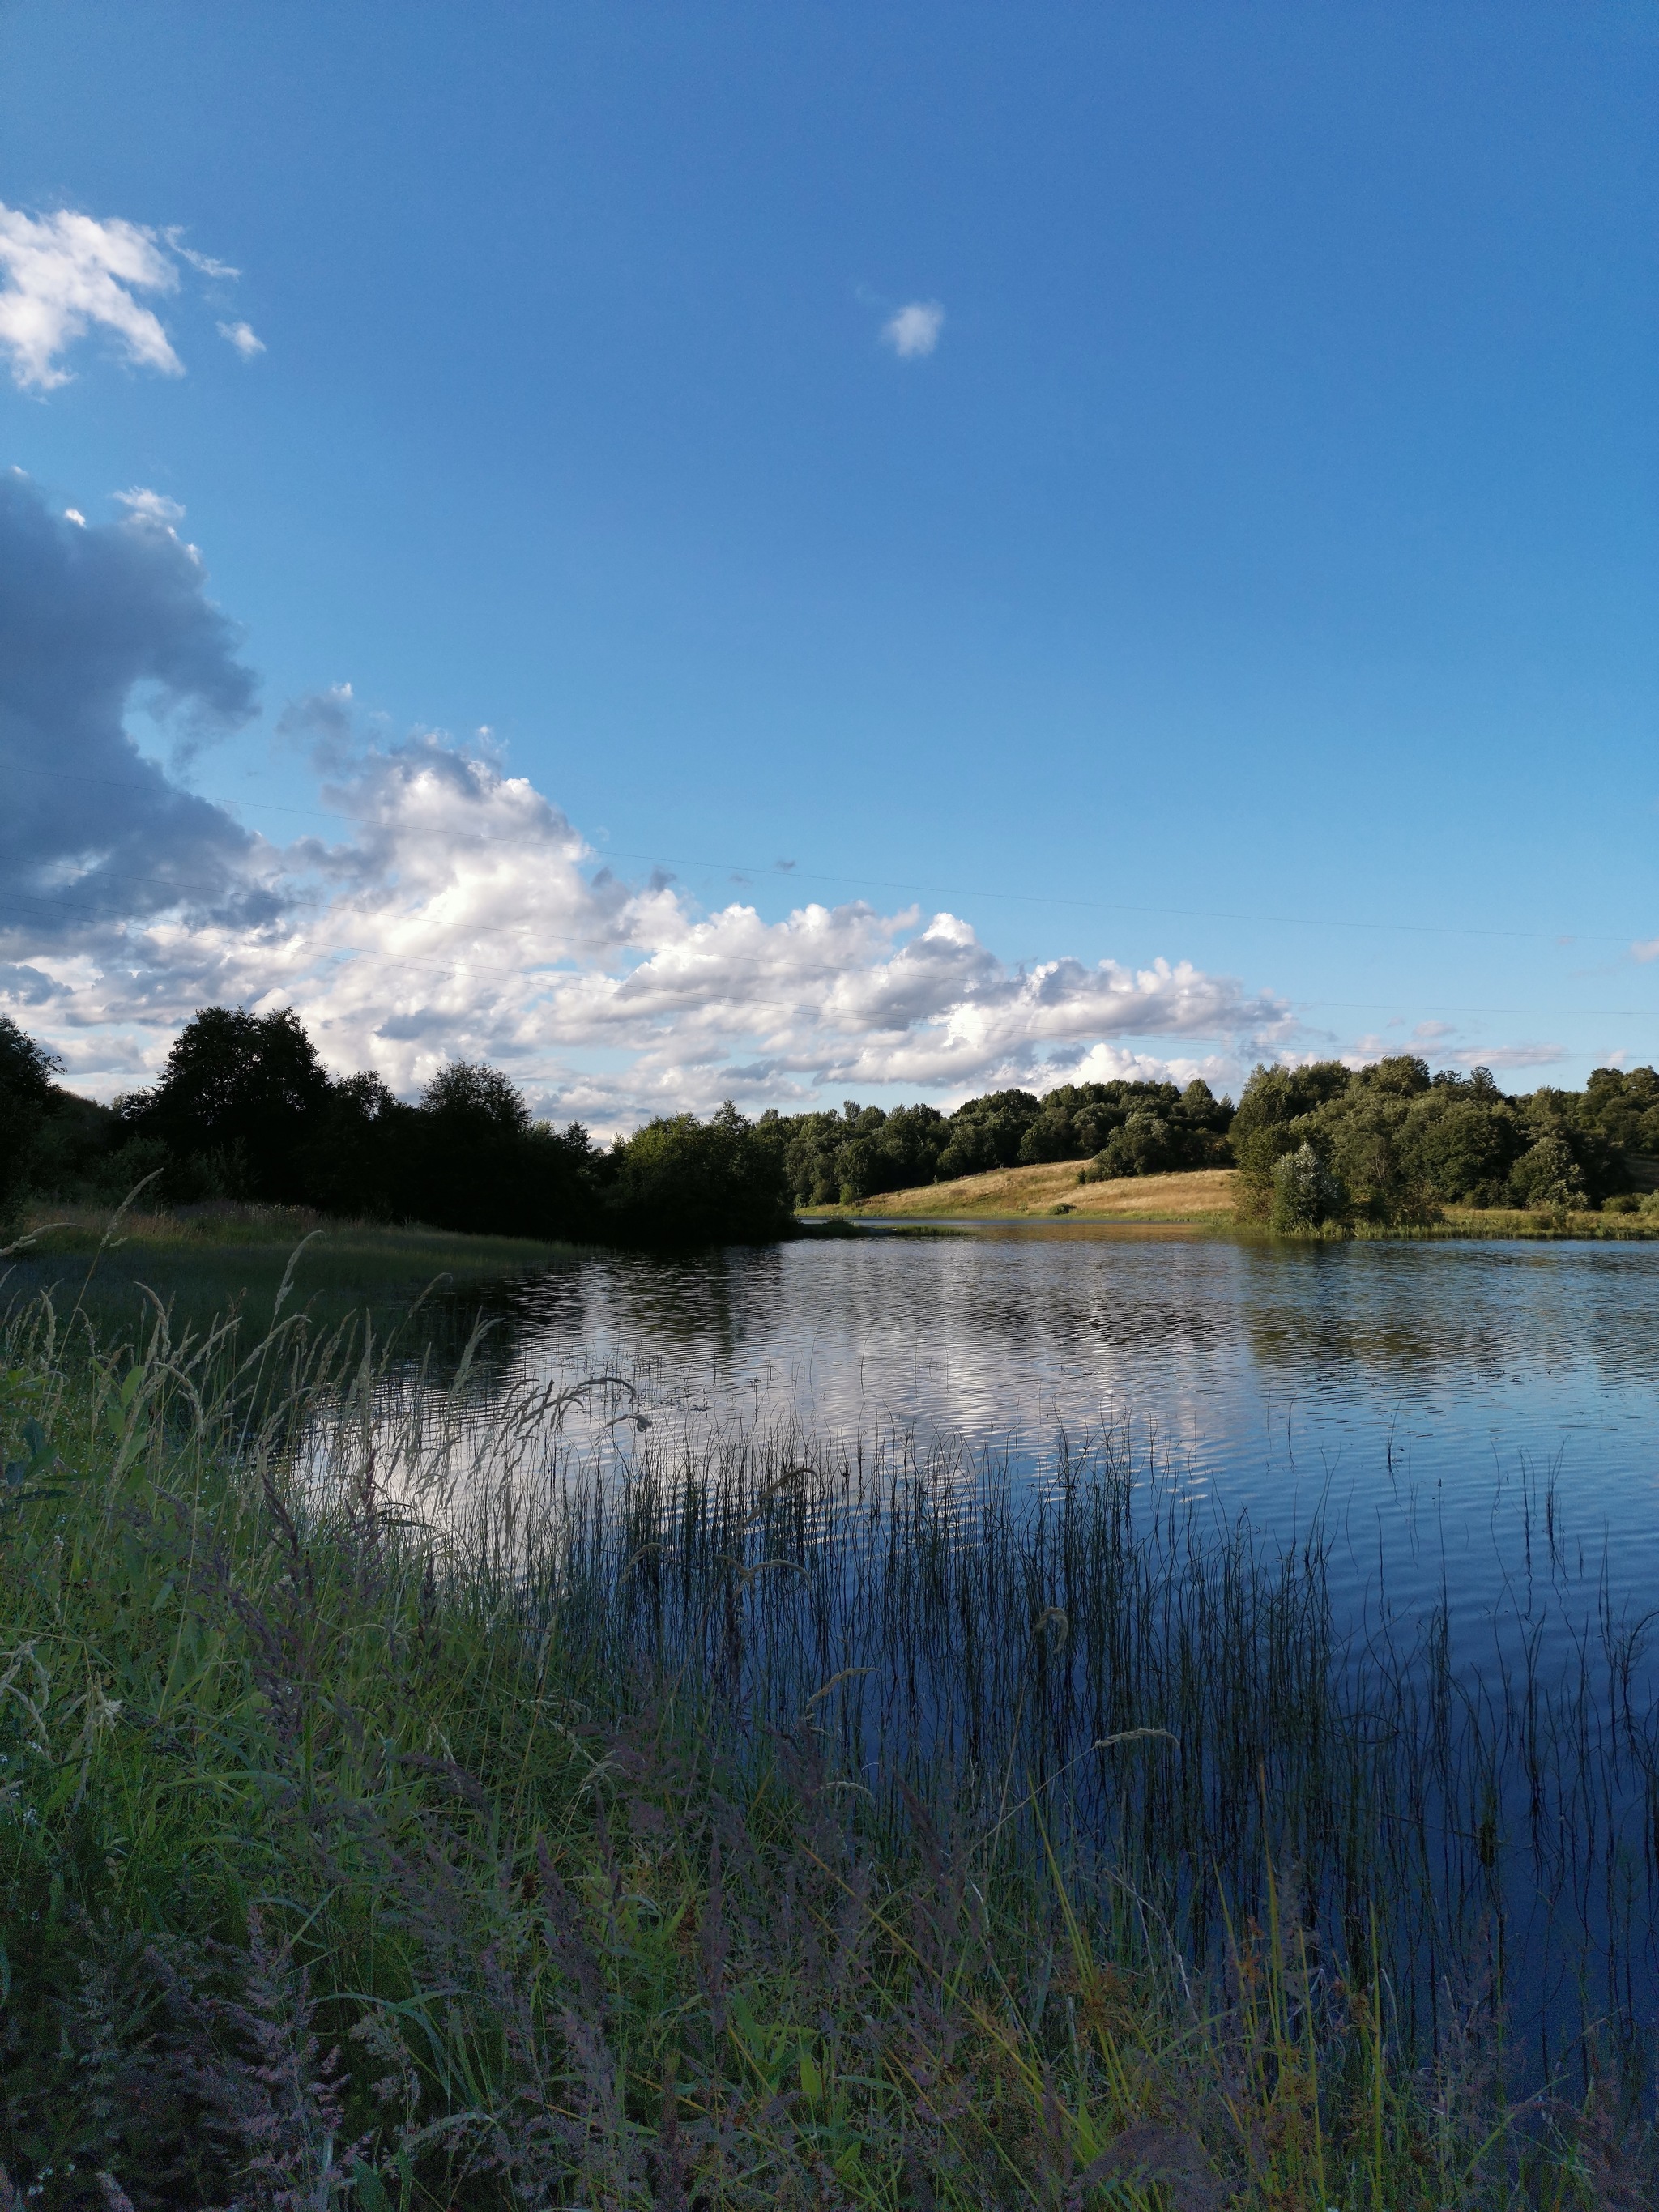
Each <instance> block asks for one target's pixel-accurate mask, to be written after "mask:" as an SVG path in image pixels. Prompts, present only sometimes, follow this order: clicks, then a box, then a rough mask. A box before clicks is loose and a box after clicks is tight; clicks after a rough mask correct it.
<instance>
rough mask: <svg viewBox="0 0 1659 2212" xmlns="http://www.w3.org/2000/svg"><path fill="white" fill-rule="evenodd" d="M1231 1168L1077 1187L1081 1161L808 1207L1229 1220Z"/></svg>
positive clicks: (857, 1213)
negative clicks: (845, 1203) (1061, 1212)
mask: <svg viewBox="0 0 1659 2212" xmlns="http://www.w3.org/2000/svg"><path fill="white" fill-rule="evenodd" d="M1237 1172H1238V1171H1237V1169H1236V1168H1193V1169H1189V1170H1187V1171H1186V1172H1185V1173H1184V1174H1181V1175H1158V1176H1120V1177H1118V1178H1117V1179H1116V1180H1115V1181H1114V1182H1079V1181H1078V1163H1077V1161H1075V1160H1058V1161H1054V1162H1053V1163H1051V1164H1049V1165H1048V1166H1046V1167H1035V1168H994V1169H993V1170H991V1171H990V1172H989V1173H988V1174H987V1175H976V1176H959V1177H958V1178H957V1181H956V1182H931V1183H924V1184H922V1185H921V1187H920V1188H917V1189H915V1190H890V1191H885V1192H884V1193H883V1194H882V1195H881V1196H880V1197H879V1198H872V1199H866V1200H865V1202H864V1203H863V1204H862V1205H861V1206H810V1207H806V1208H805V1209H803V1210H804V1211H805V1212H808V1213H810V1214H812V1215H814V1216H818V1215H824V1214H840V1215H842V1216H844V1217H845V1218H847V1219H848V1220H858V1219H860V1218H864V1219H866V1220H867V1219H870V1218H882V1219H893V1218H905V1217H907V1216H913V1217H926V1218H928V1219H933V1220H940V1219H945V1218H955V1219H960V1220H973V1219H981V1220H982V1219H986V1218H1002V1219H1016V1218H1021V1217H1025V1216H1029V1217H1030V1218H1033V1219H1036V1218H1042V1217H1054V1216H1055V1215H1056V1214H1057V1213H1058V1212H1059V1209H1060V1208H1061V1207H1062V1206H1063V1207H1065V1208H1066V1210H1067V1211H1068V1212H1070V1213H1071V1214H1073V1216H1075V1217H1076V1218H1078V1219H1079V1220H1086V1221H1217V1220H1219V1221H1231V1218H1232V1212H1233V1197H1232V1188H1233V1182H1234V1180H1235V1178H1236V1176H1237Z"/></svg>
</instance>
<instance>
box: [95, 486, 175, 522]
mask: <svg viewBox="0 0 1659 2212" xmlns="http://www.w3.org/2000/svg"><path fill="white" fill-rule="evenodd" d="M112 497H114V498H115V499H118V501H120V503H121V505H122V506H123V507H125V508H126V510H127V512H128V513H129V514H131V515H136V516H137V517H138V518H139V519H140V520H143V521H145V522H160V523H163V524H165V525H166V526H167V528H168V529H169V530H171V529H172V527H173V524H174V523H175V522H182V521H183V520H184V519H185V510H184V508H183V507H180V506H179V502H178V501H177V500H176V499H169V498H168V497H167V494H166V493H165V492H164V491H151V490H149V489H148V488H147V487H146V486H144V485H143V484H134V486H133V487H132V489H131V491H118V492H116V493H114V494H112Z"/></svg>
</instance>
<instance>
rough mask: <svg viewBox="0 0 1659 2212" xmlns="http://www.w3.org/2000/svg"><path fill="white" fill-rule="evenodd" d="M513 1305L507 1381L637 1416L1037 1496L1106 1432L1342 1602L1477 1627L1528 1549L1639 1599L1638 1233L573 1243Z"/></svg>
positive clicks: (1646, 1553)
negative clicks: (824, 1446)
mask: <svg viewBox="0 0 1659 2212" xmlns="http://www.w3.org/2000/svg"><path fill="white" fill-rule="evenodd" d="M513 1304H514V1309H515V1318H516V1321H517V1324H518V1326H517V1328H515V1330H514V1335H515V1337H516V1340H517V1341H516V1349H515V1354H514V1357H515V1359H516V1362H517V1364H518V1365H519V1366H520V1368H521V1369H522V1370H525V1371H528V1372H532V1373H537V1374H546V1375H549V1376H551V1375H554V1374H557V1373H568V1372H573V1371H580V1370H582V1369H583V1368H585V1367H586V1368H592V1366H594V1365H595V1364H606V1365H611V1366H615V1365H617V1364H627V1365H628V1366H629V1370H630V1371H633V1372H635V1373H638V1374H640V1375H641V1377H642V1379H644V1380H645V1381H646V1383H647V1397H648V1398H649V1399H650V1400H651V1401H653V1410H654V1415H655V1418H656V1419H657V1420H658V1421H659V1423H660V1422H661V1421H663V1420H665V1419H666V1420H670V1421H672V1422H678V1423H680V1424H684V1425H685V1426H686V1427H687V1428H688V1429H690V1430H691V1431H696V1429H697V1427H698V1426H699V1425H702V1424H704V1423H707V1424H709V1425H713V1424H716V1423H720V1422H723V1421H726V1420H728V1419H730V1418H731V1417H732V1415H734V1414H738V1413H741V1414H743V1415H744V1416H748V1417H752V1416H755V1415H758V1416H760V1417H762V1418H763V1419H779V1418H793V1419H798V1420H799V1423H800V1425H802V1427H803V1428H805V1430H807V1431H810V1432H812V1433H814V1434H817V1435H823V1434H825V1433H830V1434H834V1435H836V1436H839V1437H842V1438H848V1437H865V1438H866V1439H871V1440H873V1439H876V1438H878V1437H890V1436H891V1435H893V1434H894V1433H895V1432H898V1433H900V1434H904V1433H909V1434H912V1435H914V1436H915V1438H916V1440H917V1443H918V1444H919V1446H921V1448H923V1449H927V1448H928V1447H930V1446H931V1445H932V1444H933V1443H934V1442H935V1441H936V1440H937V1439H939V1438H946V1439H949V1438H957V1439H961V1440H962V1441H963V1443H964V1444H965V1446H966V1447H967V1449H969V1452H970V1453H971V1452H972V1451H973V1450H975V1449H986V1450H991V1451H994V1452H997V1453H999V1454H1000V1453H1005V1452H1006V1453H1011V1454H1012V1455H1013V1457H1014V1459H1015V1460H1016V1462H1017V1463H1018V1466H1019V1468H1020V1469H1021V1470H1022V1471H1023V1472H1024V1474H1027V1475H1029V1477H1030V1480H1032V1481H1034V1482H1037V1483H1041V1482H1042V1481H1043V1480H1045V1478H1046V1476H1047V1475H1048V1472H1049V1471H1050V1470H1051V1468H1052V1466H1053V1463H1054V1450H1055V1443H1056V1436H1057V1432H1058V1431H1060V1429H1061V1428H1064V1429H1065V1430H1066V1431H1070V1432H1072V1433H1073V1434H1076V1433H1079V1432H1081V1431H1087V1430H1089V1429H1091V1428H1092V1427H1097V1426H1099V1425H1102V1424H1109V1425H1113V1426H1115V1427H1116V1428H1117V1429H1119V1430H1120V1431H1121V1433H1122V1434H1123V1435H1124V1436H1125V1437H1126V1438H1127V1441H1128V1443H1130V1445H1131V1447H1132V1449H1133V1452H1134V1455H1135V1457H1136V1460H1137V1462H1138V1463H1143V1464H1145V1465H1146V1468H1148V1470H1149V1471H1150V1470H1152V1468H1157V1469H1158V1470H1159V1472H1160V1474H1161V1476H1162V1478H1163V1479H1164V1480H1166V1481H1174V1482H1176V1483H1178V1484H1179V1485H1181V1486H1182V1487H1183V1488H1184V1489H1185V1490H1187V1491H1188V1492H1189V1493H1193V1494H1195V1495H1196V1496H1197V1497H1198V1498H1200V1501H1201V1502H1202V1503H1203V1504H1204V1505H1205V1506H1206V1509H1209V1510H1214V1511H1216V1512H1217V1513H1218V1514H1219V1515H1221V1516H1224V1517H1231V1516H1233V1515H1236V1514H1237V1513H1240V1512H1244V1513H1248V1514H1249V1516H1250V1518H1251V1520H1252V1521H1253V1522H1255V1523H1256V1524H1257V1525H1258V1526H1259V1527H1261V1528H1264V1529H1265V1530H1268V1531H1271V1532H1273V1533H1274V1534H1291V1533H1294V1532H1295V1531H1297V1529H1299V1528H1305V1527H1306V1526H1307V1524H1308V1521H1309V1518H1310V1515H1311V1514H1313V1513H1314V1512H1315V1511H1316V1510H1321V1511H1322V1512H1323V1514H1324V1516H1325V1518H1326V1520H1327V1522H1328V1525H1329V1526H1330V1528H1332V1529H1333V1531H1334V1534H1335V1539H1336V1542H1335V1556H1334V1562H1333V1564H1334V1570H1335V1572H1336V1576H1337V1580H1338V1583H1339V1587H1340V1585H1341V1584H1342V1583H1343V1582H1344V1581H1345V1580H1349V1579H1351V1580H1352V1582H1353V1583H1356V1584H1358V1583H1361V1582H1364V1583H1373V1582H1374V1581H1375V1578H1376V1571H1377V1569H1378V1566H1379V1565H1383V1566H1385V1567H1386V1571H1387V1582H1388V1586H1389V1595H1390V1598H1391V1600H1393V1601H1395V1602H1415V1601H1419V1600H1420V1601H1425V1602H1426V1601H1430V1600H1431V1599H1432V1598H1435V1597H1437V1596H1439V1595H1441V1594H1442V1592H1443V1591H1444V1592H1445V1593H1446V1595H1448V1596H1449V1599H1450V1601H1451V1604H1452V1607H1453V1611H1454V1613H1455V1614H1461V1615H1462V1616H1465V1617H1466V1618H1467V1619H1468V1620H1479V1619H1480V1618H1482V1617H1490V1615H1491V1613H1492V1608H1493V1607H1495V1606H1496V1605H1497V1604H1498V1602H1499V1601H1500V1600H1501V1599H1503V1598H1504V1596H1505V1595H1506V1594H1507V1595H1509V1596H1510V1597H1512V1596H1513V1595H1514V1590H1513V1584H1514V1579H1515V1577H1516V1576H1517V1575H1523V1574H1524V1573H1525V1572H1526V1571H1527V1570H1528V1566H1529V1565H1534V1564H1535V1559H1534V1553H1539V1554H1542V1553H1545V1552H1547V1547H1548V1546H1549V1543H1550V1541H1551V1539H1552V1536H1553V1540H1554V1542H1555V1545H1556V1549H1557V1554H1558V1557H1567V1556H1569V1555H1570V1558H1571V1565H1572V1566H1573V1568H1574V1570H1575V1572H1576V1573H1577V1572H1578V1571H1583V1572H1586V1573H1589V1575H1590V1576H1591V1577H1605V1583H1606V1587H1607V1592H1608V1594H1609V1595H1610V1596H1611V1597H1612V1598H1613V1600H1614V1601H1615V1602H1616V1603H1617V1604H1619V1605H1631V1606H1638V1607H1644V1606H1645V1604H1646V1603H1649V1602H1652V1603H1656V1604H1659V1514H1656V1506H1659V1244H1636V1243H1631V1244H1612V1243H1608V1244H1590V1243H1586V1244H1568V1243H1554V1244H1541V1243H1539V1244H1534V1243H1480V1244H1450V1243H1420V1244H1419V1243H1398V1244H1378V1243H1355V1244H1346V1245H1319V1246H1302V1245H1290V1244H1279V1245H1275V1244H1270V1243H1233V1242H1231V1241H1229V1240H1225V1239H1222V1238H1211V1237H1194V1236H1190V1235H1182V1234H1179V1233H1174V1234H1172V1233H1158V1232H1145V1231H1143V1232H1139V1233H1137V1232H1133V1231H1127V1232H1126V1231H1122V1230H1111V1231H1097V1230H1096V1231H1091V1230H1089V1229H1079V1228H1074V1227H1067V1228H1064V1229H1060V1228H1053V1229H1044V1228H1035V1229H1032V1228H1004V1229H997V1228H984V1229H975V1230H972V1231H966V1232H956V1233H952V1234H950V1235H946V1236H939V1237H920V1236H916V1235H914V1234H908V1233H907V1234H890V1233H888V1234H883V1233H878V1234H873V1235H869V1236H866V1237H860V1238H858V1239H855V1240H848V1241H846V1242H829V1241H824V1242H817V1241H816V1240H815V1241H811V1242H802V1243H793V1244H788V1245H784V1246H781V1247H777V1248H774V1249H766V1250H759V1251H749V1250H737V1249H734V1250H726V1251H722V1252H718V1253H714V1254H711V1255H705V1256H702V1257H699V1258H697V1259H695V1260H690V1261H659V1260H650V1259H644V1258H640V1257H637V1256H634V1255H599V1256H595V1257H592V1258H590V1259H586V1260H584V1261H581V1262H580V1263H579V1264H577V1265H575V1266H573V1267H568V1268H563V1269H560V1270H558V1271H557V1272H556V1273H550V1274H549V1275H547V1276H545V1277H543V1278H540V1279H537V1280H536V1281H535V1282H533V1283H532V1284H531V1285H527V1286H526V1287H524V1288H523V1289H521V1290H520V1291H519V1292H518V1293H517V1294H516V1295H515V1297H514V1301H513ZM624 1433H625V1432H624ZM622 1448H623V1447H622V1446H621V1445H620V1444H619V1446H618V1449H622Z"/></svg>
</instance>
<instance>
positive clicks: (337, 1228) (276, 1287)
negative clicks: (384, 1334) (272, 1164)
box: [0, 1197, 574, 1341]
mask: <svg viewBox="0 0 1659 2212" xmlns="http://www.w3.org/2000/svg"><path fill="white" fill-rule="evenodd" d="M15 1237H16V1242H15V1243H14V1245H13V1249H12V1251H11V1253H10V1255H9V1258H7V1259H4V1260H0V1271H4V1291H3V1295H4V1296H5V1297H10V1298H16V1297H31V1296H39V1295H40V1294H41V1293H43V1292H45V1293H49V1294H50V1295H51V1297H52V1299H53V1300H54V1302H55V1303H56V1304H57V1305H58V1307H59V1308H60V1309H61V1310H64V1311H65V1312H67V1311H69V1310H71V1309H73V1308H74V1307H75V1306H76V1304H79V1305H80V1306H81V1308H82V1310H84V1311H86V1312H87V1313H88V1314H89V1315H90V1316H92V1318H93V1320H94V1324H95V1326H96V1328H97V1332H98V1334H99V1335H100V1338H104V1339H108V1338H109V1337H111V1336H112V1334H121V1333H128V1334H130V1333H131V1331H133V1330H134V1329H135V1328H137V1329H140V1330H146V1329H147V1328H148V1326H149V1315H150V1314H151V1313H152V1312H153V1309H154V1305H155V1301H156V1300H159V1301H160V1302H161V1304H163V1305H164V1306H167V1308H169V1309H170V1310H171V1312H172V1314H173V1326H174V1328H175V1329H176V1330H178V1331H179V1332H181V1333H182V1332H183V1331H184V1330H185V1329H186V1328H190V1329H194V1330H196V1331H197V1332H201V1331H203V1330H205V1329H207V1328H210V1326H211V1325H212V1324H213V1323H214V1322H215V1321H216V1320H218V1319H219V1318H221V1317H222V1316H227V1315H228V1314H231V1313H233V1312H234V1313H236V1314H239V1315H240V1316H241V1318H242V1334H243V1335H244V1337H245V1338H246V1339H248V1340H252V1341H257V1340H258V1339H259V1338H260V1337H262V1336H263V1335H264V1333H265V1331H266V1330H267V1329H268V1328H270V1325H271V1322H272V1320H273V1318H274V1317H275V1314H276V1301H277V1298H278V1295H279V1293H280V1294H282V1296H283V1308H284V1310H287V1311H290V1312H291V1311H296V1310H298V1311H302V1312H304V1313H305V1314H306V1315H307V1317H308V1319H309V1321H310V1322H311V1324H312V1326H313V1328H324V1329H326V1328H333V1327H335V1326H337V1324H339V1323H340V1322H343V1321H344V1320H345V1318H346V1317H347V1316H349V1315H352V1314H356V1313H360V1312H365V1311H367V1312H368V1313H371V1314H373V1315H374V1316H375V1318H376V1321H377V1323H385V1324H391V1323H392V1322H395V1321H396V1320H397V1319H398V1317H399V1316H402V1315H404V1314H405V1313H407V1312H408V1310H410V1307H411V1306H413V1305H414V1304H416V1301H418V1300H421V1299H422V1298H424V1297H428V1296H429V1295H430V1294H431V1293H432V1292H433V1291H435V1290H436V1291H450V1290H456V1289H464V1288H466V1287H467V1286H478V1285H487V1284H493V1283H498V1282H503V1281H506V1280H507V1279H511V1278H512V1277H513V1276H515V1275H520V1274H525V1273H529V1272H531V1271H532V1270H534V1269H538V1268H542V1267H555V1266H558V1265H560V1264H562V1263H564V1262H568V1261H570V1260H571V1259H572V1258H573V1257H574V1252H573V1249H572V1248H571V1247H570V1246H568V1245H558V1244H547V1243H538V1242H536V1241H534V1240H532V1239H529V1238H520V1237H473V1236H464V1235H459V1234H456V1233H453V1232H451V1231H447V1230H442V1229H428V1228H423V1227H421V1226H418V1225H416V1226H410V1227H396V1226H393V1225H391V1224H390V1223H386V1222H380V1221H351V1220H341V1219H338V1218H334V1217H331V1216H329V1215H325V1214H320V1213H317V1212H312V1211H311V1210H310V1209H309V1208H307V1207H304V1206H244V1205H219V1206H198V1207H189V1208H185V1209H183V1210H180V1211H177V1212H173V1211H162V1210H160V1209H155V1210H150V1209H147V1208H145V1207H144V1206H143V1202H142V1197H141V1200H140V1201H139V1203H138V1204H137V1205H136V1206H132V1207H130V1208H128V1209H127V1210H125V1212H121V1213H119V1214H118V1215H117V1214H112V1212H110V1210H109V1209H108V1208H107V1207H94V1206H43V1205H36V1206H30V1207H29V1208H28V1209H27V1212H26V1213H25V1215H24V1217H23V1219H22V1222H21V1228H20V1229H19V1230H18V1231H16V1232H15Z"/></svg>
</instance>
